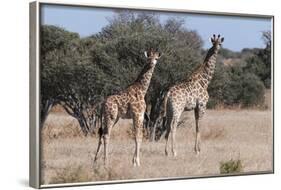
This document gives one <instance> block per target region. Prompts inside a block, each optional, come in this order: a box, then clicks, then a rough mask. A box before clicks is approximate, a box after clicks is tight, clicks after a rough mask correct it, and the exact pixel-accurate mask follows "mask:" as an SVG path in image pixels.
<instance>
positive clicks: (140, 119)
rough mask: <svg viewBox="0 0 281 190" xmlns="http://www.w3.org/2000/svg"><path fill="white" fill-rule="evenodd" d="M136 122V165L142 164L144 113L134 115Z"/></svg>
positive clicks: (134, 158) (134, 159)
mask: <svg viewBox="0 0 281 190" xmlns="http://www.w3.org/2000/svg"><path fill="white" fill-rule="evenodd" d="M133 122H134V129H135V143H136V147H135V154H134V157H133V165H134V166H140V146H141V142H142V136H143V132H142V131H143V113H141V114H140V113H137V114H134V117H133Z"/></svg>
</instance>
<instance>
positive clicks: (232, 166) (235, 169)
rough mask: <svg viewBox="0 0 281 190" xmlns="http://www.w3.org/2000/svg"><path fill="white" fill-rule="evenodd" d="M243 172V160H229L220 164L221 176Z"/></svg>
mask: <svg viewBox="0 0 281 190" xmlns="http://www.w3.org/2000/svg"><path fill="white" fill-rule="evenodd" d="M240 172H242V162H241V160H232V159H231V160H229V161H226V162H221V163H220V173H221V174H231V173H240Z"/></svg>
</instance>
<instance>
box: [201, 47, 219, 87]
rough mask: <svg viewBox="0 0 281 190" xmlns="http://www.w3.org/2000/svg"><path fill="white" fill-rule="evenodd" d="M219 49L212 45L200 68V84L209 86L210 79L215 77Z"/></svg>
mask: <svg viewBox="0 0 281 190" xmlns="http://www.w3.org/2000/svg"><path fill="white" fill-rule="evenodd" d="M217 55H218V49H216V48H215V47H212V48H211V49H209V51H208V53H207V56H206V58H205V60H204V63H203V66H202V67H201V70H200V75H199V80H200V84H201V85H202V86H203V87H205V88H207V87H208V85H209V83H210V81H211V80H212V78H213V75H214V72H215V68H216V61H217Z"/></svg>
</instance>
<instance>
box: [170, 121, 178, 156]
mask: <svg viewBox="0 0 281 190" xmlns="http://www.w3.org/2000/svg"><path fill="white" fill-rule="evenodd" d="M177 121H178V119H177V118H174V119H173V121H172V128H171V135H172V139H171V140H172V153H173V156H174V157H176V156H177V151H176V132H177V124H178V122H177Z"/></svg>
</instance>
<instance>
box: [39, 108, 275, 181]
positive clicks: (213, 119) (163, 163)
mask: <svg viewBox="0 0 281 190" xmlns="http://www.w3.org/2000/svg"><path fill="white" fill-rule="evenodd" d="M182 118H184V119H185V123H184V124H183V125H182V126H181V127H180V128H179V129H178V132H177V149H178V156H177V157H176V158H174V157H172V156H168V157H166V156H165V154H164V147H165V141H164V139H162V140H160V141H159V142H156V143H151V142H148V141H144V142H143V143H142V147H141V167H139V168H134V167H133V166H132V157H133V152H134V141H133V140H132V138H131V134H130V133H131V126H132V121H131V120H120V121H119V122H118V123H117V125H116V126H115V127H114V129H113V132H112V138H111V144H110V148H109V156H110V160H109V167H108V168H105V167H104V166H103V162H102V159H101V158H100V159H99V160H98V162H97V163H95V164H93V157H94V154H95V151H96V146H97V139H96V137H94V136H92V137H83V135H82V133H81V131H80V130H79V127H78V123H77V122H76V120H75V119H73V118H71V117H69V116H67V115H66V114H62V113H58V112H55V113H51V114H50V115H49V117H48V119H47V121H46V124H45V126H44V130H43V131H42V163H41V165H42V168H43V169H42V183H43V184H52V183H69V182H84V181H101V180H122V179H146V178H159V177H160V178H163V177H179V176H181V177H182V176H186V177H188V176H198V175H212V174H220V166H221V163H224V162H227V161H229V160H241V163H242V165H243V172H253V171H269V170H272V125H271V122H272V121H271V111H270V110H207V113H206V117H205V118H204V121H203V126H202V130H201V136H202V143H201V153H200V155H196V154H195V153H194V151H193V146H194V140H195V129H194V123H195V122H194V118H193V113H192V112H187V113H186V114H184V115H183V116H182ZM101 153H102V152H101Z"/></svg>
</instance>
